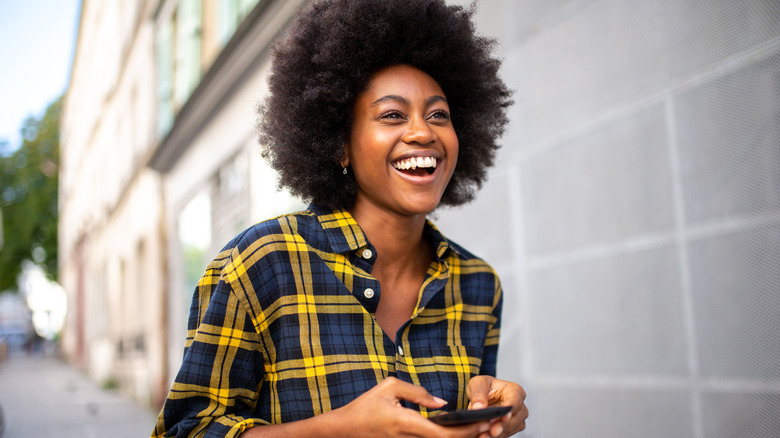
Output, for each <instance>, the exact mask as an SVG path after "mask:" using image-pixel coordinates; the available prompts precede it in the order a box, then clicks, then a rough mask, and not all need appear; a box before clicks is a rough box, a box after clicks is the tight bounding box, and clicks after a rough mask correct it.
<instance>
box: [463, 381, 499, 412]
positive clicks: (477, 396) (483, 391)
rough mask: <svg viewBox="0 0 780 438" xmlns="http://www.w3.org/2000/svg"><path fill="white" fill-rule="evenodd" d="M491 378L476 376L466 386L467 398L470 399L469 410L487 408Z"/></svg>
mask: <svg viewBox="0 0 780 438" xmlns="http://www.w3.org/2000/svg"><path fill="white" fill-rule="evenodd" d="M492 379H493V378H492V377H490V376H474V377H472V378H471V380H469V384H468V386H466V396H467V397H468V398H469V409H481V408H486V407H487V406H488V404H489V402H488V396H489V394H490V386H491V383H492Z"/></svg>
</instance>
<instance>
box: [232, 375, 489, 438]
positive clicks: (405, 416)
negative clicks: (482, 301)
mask: <svg viewBox="0 0 780 438" xmlns="http://www.w3.org/2000/svg"><path fill="white" fill-rule="evenodd" d="M401 400H406V401H410V402H412V403H416V404H418V405H420V406H425V407H426V408H428V409H439V408H441V407H443V406H444V405H445V404H447V403H446V402H445V401H444V400H441V399H439V398H436V397H434V396H432V395H431V394H429V393H428V391H426V390H425V388H423V387H421V386H415V385H412V384H411V383H407V382H404V381H401V380H398V379H396V378H394V377H389V378H387V379H385V380H383V381H382V382H380V383H379V384H378V385H376V386H375V387H373V388H371V389H370V390H369V391H367V392H366V393H364V394H363V395H361V396H360V397H358V398H356V399H355V400H353V401H352V402H350V403H349V404H347V405H346V406H343V407H341V408H339V409H335V410H333V411H330V412H327V413H325V414H322V415H317V416H315V417H312V418H308V419H306V420H301V421H293V422H291V423H284V424H276V425H271V426H258V427H253V428H251V429H248V430H247V431H246V432H244V433H243V434H241V438H250V437H252V438H255V437H257V438H261V437H272V438H275V437H284V438H290V437H318V438H322V437H338V438H343V437H357V438H363V437H367V436H370V437H420V438H423V437H425V438H430V437H441V438H477V437H479V436H483V435H482V434H484V433H487V432H489V429H490V427H491V423H490V422H488V421H482V422H479V423H474V424H468V425H465V426H457V427H445V426H440V425H438V424H436V423H434V422H433V421H430V420H428V419H427V418H425V417H423V416H422V415H420V413H419V412H417V411H414V410H411V409H407V408H404V407H403V406H401V403H400V402H401Z"/></svg>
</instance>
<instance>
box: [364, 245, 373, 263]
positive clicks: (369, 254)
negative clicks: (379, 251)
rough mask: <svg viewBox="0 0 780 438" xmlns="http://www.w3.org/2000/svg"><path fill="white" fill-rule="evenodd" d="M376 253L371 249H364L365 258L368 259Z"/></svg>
mask: <svg viewBox="0 0 780 438" xmlns="http://www.w3.org/2000/svg"><path fill="white" fill-rule="evenodd" d="M372 255H374V253H372V252H371V250H370V249H368V248H366V249H364V250H363V258H364V259H366V260H368V259H370V258H371V256H372Z"/></svg>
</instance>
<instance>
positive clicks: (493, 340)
mask: <svg viewBox="0 0 780 438" xmlns="http://www.w3.org/2000/svg"><path fill="white" fill-rule="evenodd" d="M503 302H504V296H503V292H502V290H501V282H500V281H499V279H498V275H495V291H494V295H493V321H494V322H493V324H491V325H490V328H489V329H488V333H487V336H486V337H485V347H484V349H483V350H482V366H481V367H480V374H482V375H488V376H493V377H495V376H496V367H497V362H498V341H499V338H500V336H501V309H502V306H503Z"/></svg>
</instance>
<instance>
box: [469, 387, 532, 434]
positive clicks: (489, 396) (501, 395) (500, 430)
mask: <svg viewBox="0 0 780 438" xmlns="http://www.w3.org/2000/svg"><path fill="white" fill-rule="evenodd" d="M466 396H468V398H469V409H481V408H486V407H488V406H512V410H511V411H510V412H509V413H508V414H506V415H504V416H503V417H501V418H500V419H498V420H496V421H494V422H493V424H491V426H490V430H489V431H487V432H485V433H482V434H481V435H480V436H479V438H491V437H492V438H498V437H508V436H511V435H513V434H515V433H517V432H519V431H521V430H523V429H525V420H526V419H527V418H528V408H527V407H526V406H525V390H524V389H523V387H522V386H520V385H518V384H517V383H513V382H507V381H506V380H499V379H496V378H495V377H491V376H474V377H472V378H471V380H469V384H468V386H467V387H466Z"/></svg>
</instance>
